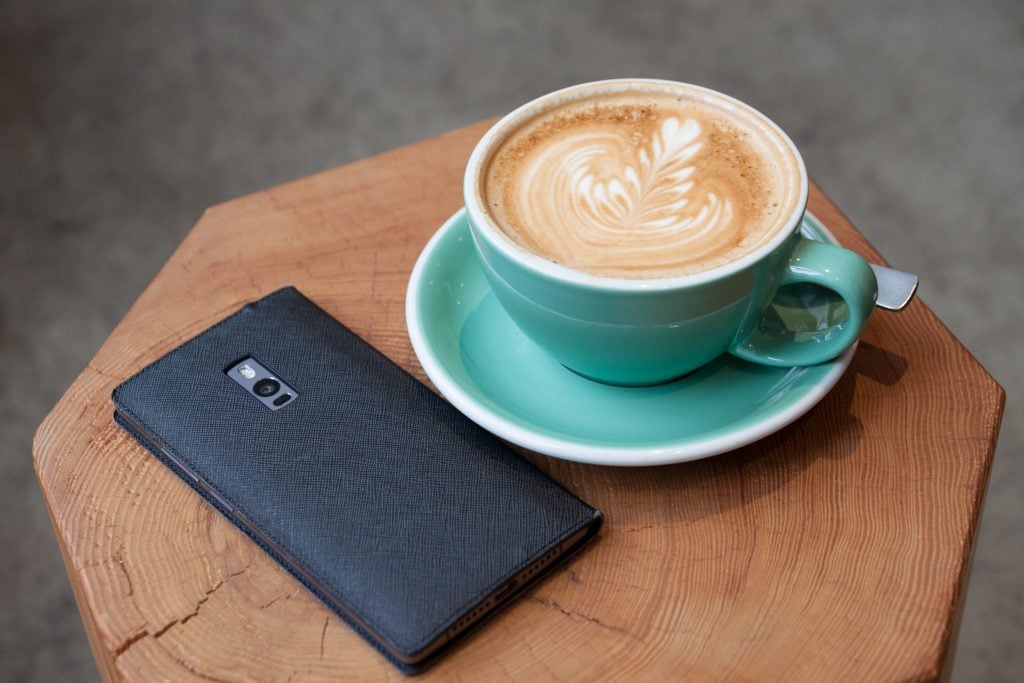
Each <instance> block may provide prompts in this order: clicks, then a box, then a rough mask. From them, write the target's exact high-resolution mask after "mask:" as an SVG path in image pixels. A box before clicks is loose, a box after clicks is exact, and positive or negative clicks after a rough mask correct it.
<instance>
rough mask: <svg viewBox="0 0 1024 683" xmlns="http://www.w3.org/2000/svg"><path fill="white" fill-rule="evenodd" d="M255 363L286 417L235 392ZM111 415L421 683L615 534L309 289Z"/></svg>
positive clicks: (132, 394) (233, 321)
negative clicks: (511, 607)
mask: <svg viewBox="0 0 1024 683" xmlns="http://www.w3.org/2000/svg"><path fill="white" fill-rule="evenodd" d="M247 356H252V357H253V358H255V359H256V360H258V361H260V362H261V363H263V364H264V365H265V366H267V367H268V368H269V369H271V370H272V371H273V372H274V373H275V374H276V375H277V376H278V377H280V378H281V379H282V380H284V381H285V382H287V383H288V384H290V385H291V386H292V387H294V388H295V389H296V390H297V392H298V396H297V398H295V399H294V400H293V401H292V402H291V403H290V404H288V405H285V406H284V407H283V408H281V409H280V410H277V411H271V410H269V409H268V408H267V407H266V406H264V405H263V404H261V403H260V402H259V401H258V400H257V399H256V398H255V397H253V396H252V395H250V394H249V393H247V392H246V391H245V390H244V389H243V388H241V387H240V386H239V385H237V384H236V383H235V382H233V381H232V380H231V379H230V378H229V377H227V376H226V375H225V371H226V370H227V369H228V368H230V367H231V366H232V365H233V364H234V363H236V362H237V361H239V360H240V359H243V358H245V357H247ZM112 398H113V402H114V405H115V407H116V408H117V413H115V418H116V419H117V420H118V423H119V424H120V425H121V426H122V427H124V428H125V429H126V430H128V431H129V432H130V433H131V434H132V435H133V436H135V438H136V439H138V440H139V441H140V443H142V444H143V445H144V446H146V447H147V448H149V450H150V451H151V452H152V453H153V454H154V455H156V456H157V457H158V458H160V459H161V460H162V461H163V462H164V463H165V464H167V465H168V466H169V467H170V468H171V469H172V470H174V471H175V472H176V473H177V474H178V475H179V476H180V477H181V478H182V479H183V480H184V481H185V482H186V483H187V484H189V485H190V486H192V488H193V489H195V490H196V491H197V492H198V493H199V494H200V495H202V496H203V497H204V498H206V500H207V501H209V502H210V503H211V504H212V505H214V507H216V508H217V509H218V510H220V511H221V512H222V513H223V514H224V515H225V516H226V517H227V518H228V519H229V520H231V521H232V522H233V523H234V524H235V525H236V526H237V527H238V528H239V529H241V530H242V531H243V532H244V533H246V534H247V535H249V537H250V538H252V539H253V540H254V541H255V542H256V543H258V544H259V545H260V546H262V547H263V548H264V550H266V551H267V552H268V553H269V554H270V555H271V556H273V557H274V558H275V559H276V560H277V561H278V562H279V563H280V564H281V565H282V566H283V567H284V568H285V569H286V570H288V571H289V572H291V573H292V574H293V575H294V576H295V577H296V578H297V579H298V580H299V581H300V582H302V583H303V584H305V585H306V587H307V588H309V589H310V590H312V591H313V593H314V594H316V595H317V596H318V597H319V598H320V599H321V601H323V602H324V603H325V604H326V605H327V606H328V607H329V608H331V609H332V610H333V611H334V612H335V613H337V614H338V616H340V617H341V618H342V619H344V620H345V621H346V622H347V623H348V624H349V625H350V626H352V627H353V628H354V629H355V630H356V631H358V632H359V633H360V634H361V635H362V636H363V637H364V638H365V639H366V640H367V641H369V642H370V643H371V644H372V645H374V646H375V647H376V648H377V649H378V650H379V651H380V652H381V653H382V654H384V655H385V656H386V657H387V658H388V659H389V660H390V661H392V663H394V664H395V665H396V666H398V668H399V669H401V670H402V671H404V672H406V673H414V672H416V671H419V670H421V669H422V668H424V667H426V666H427V665H429V664H430V663H431V662H433V661H434V660H436V658H437V657H438V656H439V655H440V654H442V652H443V651H444V650H446V649H448V647H449V646H450V645H451V644H452V642H455V641H454V640H453V641H451V642H447V643H446V645H445V646H444V647H443V648H441V649H438V650H436V651H433V652H431V654H430V656H429V657H428V658H421V659H417V658H418V657H420V656H421V655H422V653H424V651H425V648H427V647H428V646H429V645H431V643H434V642H435V640H437V639H438V638H439V636H441V635H443V634H445V633H446V632H449V633H450V632H452V631H451V629H452V628H453V625H456V626H457V625H458V624H459V623H460V620H462V619H466V618H467V616H468V615H471V614H472V611H473V610H474V609H475V608H477V607H478V606H479V604H480V603H481V601H482V600H483V599H484V598H486V597H487V596H489V595H491V594H492V593H493V592H494V591H495V590H496V589H497V588H498V587H501V586H502V585H503V584H505V583H506V582H508V581H509V579H510V577H515V576H517V572H520V571H521V570H522V569H523V568H524V567H529V566H530V565H531V563H535V562H536V561H537V560H538V559H539V558H543V557H544V555H545V553H548V552H549V551H550V550H551V549H552V548H557V547H558V545H559V544H560V543H563V542H564V541H565V540H566V539H568V538H570V537H573V536H574V535H576V534H577V533H578V532H580V531H581V530H583V529H586V530H587V533H586V534H585V535H584V537H583V540H582V541H581V542H579V543H578V544H577V545H576V546H575V547H574V548H573V549H572V552H575V551H576V550H578V549H579V548H580V547H582V545H583V544H584V543H586V542H587V541H589V540H590V539H591V538H593V536H594V535H595V534H596V533H597V531H598V529H599V527H600V524H601V514H600V513H599V512H598V511H597V510H595V509H594V508H592V507H590V506H589V505H587V504H585V503H584V502H582V501H581V500H579V499H578V498H577V497H576V496H574V495H572V494H571V493H569V492H568V491H567V490H565V489H564V488H563V487H562V486H560V485H559V484H558V483H556V482H555V481H553V480H552V479H551V478H549V477H548V476H547V475H545V474H544V473H543V472H541V471H540V470H538V469H536V468H535V467H534V466H533V465H532V464H530V463H528V462H527V461H526V460H524V459H522V458H521V457H519V456H518V455H516V454H515V453H514V452H512V451H511V450H510V449H509V448H508V447H507V446H505V445H504V444H502V443H501V442H500V441H498V440H497V439H496V438H495V437H494V436H493V435H491V434H489V433H488V432H486V431H485V430H483V429H482V428H480V427H478V426H477V425H475V424H474V423H472V422H471V421H469V420H468V419H467V418H465V417H464V416H463V415H462V414H460V413H459V412H457V411H456V410H455V409H454V408H452V407H451V405H449V404H448V403H447V402H445V401H443V400H441V399H440V398H439V397H438V396H437V395H435V394H434V393H433V392H432V391H430V390H429V389H428V388H427V387H425V386H424V385H423V384H421V383H420V382H418V381H416V379H415V378H413V377H412V376H411V375H409V374H408V373H406V372H405V371H404V370H402V369H401V368H399V367H398V366H397V365H395V364H394V363H392V362H391V361H390V360H388V359H387V358H385V357H384V356H383V355H381V354H380V353H379V352H378V351H376V350H375V349H373V348H372V347H371V346H370V345H369V344H367V343H366V342H364V341H363V340H362V339H360V338H359V337H358V336H357V335H355V334H354V333H353V332H351V331H350V330H349V329H348V328H346V327H344V326H343V325H342V324H341V323H339V322H338V321H336V320H334V319H333V318H332V317H331V316H329V315H328V314H327V313H325V312H324V311H323V310H321V309H320V308H319V307H317V306H316V305H315V304H313V303H312V302H311V301H310V300H308V299H307V298H306V297H304V296H303V295H302V294H300V293H299V292H298V291H297V290H295V289H294V288H290V287H289V288H285V289H282V290H279V291H277V292H275V293H273V294H270V295H269V296H266V297H264V298H263V299H260V300H259V301H256V302H254V303H251V304H248V305H246V306H244V307H243V308H241V309H240V310H239V311H238V312H236V313H235V314H233V315H231V316H230V317H228V318H226V319H225V320H223V321H221V322H220V323H217V324H216V325H214V326H213V327H211V328H210V329H208V330H206V331H205V332H203V333H201V334H200V335H198V336H197V337H195V338H193V339H192V340H190V341H188V342H186V343H184V344H182V345H181V346H180V347H178V348H177V349H175V350H173V351H171V352H170V353H168V354H167V355H165V356H163V357H162V358H160V359H159V360H157V361H156V362H154V363H152V364H151V365H149V366H148V367H146V368H144V369H143V370H141V371H140V372H139V373H138V374H136V375H135V376H133V377H132V378H130V379H128V380H127V381H125V382H124V383H123V384H121V385H120V386H118V387H117V389H115V390H114V393H113V397H112ZM140 432H141V433H140ZM182 465H184V467H182ZM567 555H568V553H567ZM553 566H554V565H549V566H548V567H547V571H550V570H551V569H552V568H553ZM539 576H540V574H538V576H537V577H536V578H539ZM531 583H532V582H531ZM529 585H530V584H523V585H521V586H518V587H517V588H518V590H516V591H514V592H512V593H511V594H510V595H509V596H507V600H506V604H507V602H510V601H511V599H512V598H514V597H515V596H516V595H518V594H520V593H522V592H523V591H524V590H526V589H527V588H528V587H529ZM477 625H479V623H478V624H477ZM464 635H465V632H462V633H460V637H458V638H455V640H459V639H461V636H464Z"/></svg>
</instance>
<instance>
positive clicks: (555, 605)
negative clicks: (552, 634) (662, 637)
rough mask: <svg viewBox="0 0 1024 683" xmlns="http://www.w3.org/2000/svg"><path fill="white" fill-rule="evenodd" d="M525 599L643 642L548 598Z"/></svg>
mask: <svg viewBox="0 0 1024 683" xmlns="http://www.w3.org/2000/svg"><path fill="white" fill-rule="evenodd" d="M526 599H527V600H528V601H529V602H535V603H537V604H538V605H543V606H545V607H548V608H550V609H553V610H555V611H556V612H561V613H562V614H564V615H565V616H567V617H569V618H570V619H573V620H574V621H575V620H578V619H582V620H583V621H586V622H589V623H591V624H594V625H595V626H600V627H601V628H603V629H607V630H609V631H613V632H615V633H620V634H622V635H624V636H628V637H630V638H632V639H633V640H635V641H637V642H638V643H642V642H644V641H643V639H642V638H640V636H638V635H636V634H635V633H632V632H630V631H628V630H627V629H624V628H622V627H621V626H614V625H612V624H609V623H607V622H604V621H601V620H600V619H598V618H597V617H591V616H588V615H586V614H581V613H580V612H576V611H575V610H571V609H568V608H566V607H563V606H562V605H560V604H559V603H557V602H555V601H554V600H551V599H550V598H541V597H538V596H535V595H533V596H530V597H528V598H526Z"/></svg>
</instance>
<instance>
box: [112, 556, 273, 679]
mask: <svg viewBox="0 0 1024 683" xmlns="http://www.w3.org/2000/svg"><path fill="white" fill-rule="evenodd" d="M251 566H252V564H251V563H250V564H247V565H245V566H244V567H242V568H241V569H239V570H238V571H237V572H232V573H231V574H228V575H227V576H225V577H224V578H223V579H221V580H220V581H218V582H217V583H216V584H214V586H213V588H210V589H209V590H207V591H206V593H205V594H204V595H203V597H201V598H200V599H199V601H198V602H196V608H195V609H194V610H192V611H191V612H189V613H188V614H186V615H184V616H181V617H178V618H177V619H172V620H170V621H169V622H167V623H166V624H164V625H163V626H161V627H160V628H159V629H157V630H156V631H152V632H151V631H150V630H149V629H148V628H143V629H142V630H141V631H139V632H138V633H134V634H132V635H131V636H129V637H128V638H127V639H126V640H125V641H124V642H122V643H121V644H120V645H118V646H117V647H116V648H114V658H115V659H116V658H118V657H120V656H121V655H123V654H124V653H125V652H127V651H128V649H129V648H130V647H131V646H132V645H134V644H135V643H137V642H139V641H140V640H142V639H143V638H145V637H146V636H152V637H153V639H154V640H155V639H158V638H160V637H161V636H162V635H164V634H165V633H167V632H168V631H170V630H171V628H173V627H174V626H178V625H181V624H185V623H188V621H189V620H190V619H192V618H193V617H195V616H197V615H198V614H199V610H200V609H201V608H202V606H203V605H204V604H206V602H207V600H209V599H210V596H211V595H213V594H214V593H215V592H217V590H218V589H219V588H220V587H221V586H223V585H224V584H225V583H227V582H228V581H230V580H231V579H233V578H235V577H236V576H239V575H241V574H244V573H245V572H246V571H248V569H249V567H251ZM122 569H123V567H122ZM126 575H127V572H126ZM289 597H291V596H289ZM182 664H183V665H185V664H184V662H182ZM186 666H187V665H186ZM190 670H191V669H190ZM193 673H195V674H196V675H197V676H202V674H200V673H199V672H193ZM203 678H207V677H206V676H203ZM212 680H220V679H212Z"/></svg>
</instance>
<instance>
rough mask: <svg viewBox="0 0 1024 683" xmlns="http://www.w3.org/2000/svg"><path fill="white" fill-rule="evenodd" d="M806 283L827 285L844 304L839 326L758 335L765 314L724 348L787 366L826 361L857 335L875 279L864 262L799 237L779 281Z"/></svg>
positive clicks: (873, 292)
mask: <svg viewBox="0 0 1024 683" xmlns="http://www.w3.org/2000/svg"><path fill="white" fill-rule="evenodd" d="M795 283H809V284H814V285H818V286H820V287H824V288H826V289H830V290H832V291H834V292H835V293H836V294H838V295H839V297H840V298H842V300H843V301H844V302H845V303H846V309H847V311H848V316H847V318H846V319H845V320H844V321H842V322H840V323H839V324H838V325H833V326H832V327H829V328H828V329H826V330H821V331H820V332H818V333H815V334H809V335H805V338H804V339H802V340H800V341H796V340H793V339H786V338H783V337H781V336H777V335H776V336H772V335H770V334H764V333H761V334H759V332H760V331H762V330H763V328H764V327H765V326H764V325H763V324H762V323H763V322H764V313H763V312H762V313H759V314H758V318H757V319H755V320H754V321H753V324H749V325H746V326H745V327H744V331H745V333H744V334H742V335H741V336H740V337H739V339H738V340H737V341H736V342H734V344H733V346H732V348H730V349H729V352H730V353H732V354H733V355H734V356H737V357H739V358H742V359H743V360H747V361H750V362H752V363H760V364H761V365H774V366H777V367H792V366H796V365H815V364H817V363H823V362H825V361H828V360H831V359H833V358H835V357H836V356H838V355H839V354H841V353H842V352H843V351H845V350H846V349H847V348H849V347H850V345H852V344H853V343H854V342H855V341H857V338H858V337H859V336H860V333H861V330H863V329H864V325H865V323H867V320H868V316H870V315H871V311H872V310H874V307H875V299H876V298H877V297H878V283H877V281H876V280H875V273H874V271H872V270H871V267H870V266H869V265H868V263H867V261H865V260H864V259H862V258H861V257H860V256H858V255H857V254H855V253H853V252H852V251H849V250H848V249H843V248H842V247H836V246H832V245H830V244H822V243H821V242H815V241H814V240H809V239H805V238H803V237H801V238H800V241H799V242H797V245H796V248H795V249H794V250H793V252H792V254H791V255H790V257H789V261H788V263H787V264H786V267H785V270H784V271H783V275H782V280H781V281H780V283H779V286H783V285H789V284H795Z"/></svg>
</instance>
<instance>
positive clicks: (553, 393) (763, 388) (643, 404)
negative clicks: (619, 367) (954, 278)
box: [406, 211, 856, 466]
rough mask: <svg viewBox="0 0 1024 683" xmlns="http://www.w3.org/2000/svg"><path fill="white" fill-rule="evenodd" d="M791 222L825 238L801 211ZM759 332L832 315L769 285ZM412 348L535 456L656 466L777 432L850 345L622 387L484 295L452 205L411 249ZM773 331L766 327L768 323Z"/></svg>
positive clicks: (828, 382)
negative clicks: (570, 359)
mask: <svg viewBox="0 0 1024 683" xmlns="http://www.w3.org/2000/svg"><path fill="white" fill-rule="evenodd" d="M801 229H802V231H803V233H804V235H805V236H807V237H809V238H811V239H818V240H821V241H823V242H831V243H835V242H836V240H835V238H834V237H833V236H832V235H831V233H829V232H828V231H827V230H826V229H825V228H824V227H823V226H822V225H821V223H820V222H818V220H817V219H815V218H814V217H813V216H811V215H810V214H807V215H806V216H805V218H804V223H803V226H802V228H801ZM772 308H773V310H772V311H771V315H769V316H767V317H766V320H767V322H766V324H765V325H764V326H763V327H764V328H765V329H766V330H768V331H770V332H772V333H775V334H784V335H788V336H799V335H800V334H803V333H804V332H807V331H812V330H817V329H821V328H823V327H826V326H828V325H831V324H832V321H833V320H835V319H837V318H838V319H841V318H842V317H843V315H844V312H845V304H843V303H842V301H841V300H838V299H837V298H836V297H835V296H833V295H831V293H829V292H827V291H825V290H821V289H817V288H806V287H804V288H796V287H791V288H786V289H785V290H780V292H779V295H778V296H777V297H776V300H775V302H774V304H773V306H772ZM406 321H407V324H408V326H409V336H410V338H411V339H412V345H413V349H415V351H416V355H417V357H418V358H419V361H420V363H421V364H422V365H423V369H424V370H425V371H426V373H427V376H428V377H429V378H430V380H431V381H432V382H433V383H434V385H435V386H436V387H437V388H438V389H439V390H440V392H441V393H442V394H443V395H444V396H445V398H447V399H448V400H449V401H451V403H452V404H453V405H454V406H455V407H456V408H458V409H459V410H460V411H462V412H463V413H464V414H465V415H467V416H468V417H469V418H470V419H472V420H473V421H474V422H476V423H477V424H479V425H481V426H483V427H484V428H486V429H488V430H489V431H491V432H493V433H495V434H497V435H498V436H500V437H502V438H503V439H506V440H508V441H511V442H512V443H515V444H518V445H520V446H523V447H525V448H529V449H531V450H534V451H538V452H540V453H545V454H547V455H551V456H554V457H558V458H565V459H568V460H577V461H580V462H588V463H594V464H600V465H628V466H635V465H663V464H668V463H674V462H682V461H685V460H695V459H698V458H704V457H708V456H711V455H716V454H718V453H723V452H725V451H729V450H732V449H735V448H739V447H740V446H744V445H746V444H748V443H751V442H753V441H756V440H757V439H760V438H763V437H765V436H767V435H768V434H771V433H772V432H775V431H777V430H779V429H782V428H783V427H785V426H786V425H788V424H789V423H791V422H792V421H793V420H795V419H797V418H798V417H800V416H801V415H803V414H804V413H806V412H807V411H808V410H810V409H811V408H812V407H813V406H814V405H815V404H816V403H817V402H818V401H820V400H821V399H822V398H823V397H824V396H825V394H826V393H828V391H829V390H830V389H831V388H832V387H833V386H834V385H835V383H836V382H837V381H838V380H839V378H840V377H841V376H842V374H843V372H844V371H845V370H846V368H847V366H848V365H849V364H850V360H851V359H852V357H853V353H854V351H855V348H856V347H854V348H850V349H848V350H847V351H846V352H845V353H844V354H843V355H841V356H840V357H838V358H836V359H835V360H833V361H831V362H828V363H823V364H821V365H815V366H811V367H803V368H772V367H766V366H762V365H754V364H751V363H748V362H745V361H742V360H739V359H737V358H734V357H732V356H728V355H725V356H721V357H720V358H718V359H716V360H715V361H712V362H711V363H709V364H708V365H705V366H704V367H702V368H700V369H699V370H697V371H696V372H693V373H691V374H690V375H687V376H686V377H683V378H681V379H678V380H676V381H674V382H671V383H669V384H662V385H659V386H654V387H642V388H625V387H614V386H609V385H606V384H600V383H598V382H594V381H591V380H587V379H584V378H583V377H580V376H579V375H577V374H575V373H573V372H571V371H569V370H567V369H565V368H564V367H562V366H561V365H560V364H559V363H558V362H556V361H555V360H554V359H552V358H551V357H550V356H548V355H547V354H546V353H545V352H544V351H543V350H541V349H540V348H539V347H538V346H536V345H535V344H534V343H533V342H532V341H530V340H529V339H528V338H527V337H526V336H524V335H523V333H522V332H520V331H519V328H518V327H516V326H515V324H513V322H512V321H511V320H510V319H509V317H508V316H507V315H506V314H505V312H504V310H503V309H502V308H501V306H500V305H499V304H498V301H497V299H495V297H494V294H493V293H492V292H491V289H490V287H489V285H488V284H487V280H486V279H485V278H484V274H483V271H482V270H481V269H480V265H479V263H478V261H477V256H476V253H475V251H474V249H473V239H472V237H471V235H470V233H469V226H468V224H467V223H466V216H465V212H464V211H459V212H458V213H456V214H455V215H454V216H452V217H451V218H450V219H449V220H448V221H447V222H446V223H445V224H444V225H443V226H441V228H440V229H439V230H438V231H437V233H436V234H435V235H434V237H433V238H432V239H431V240H430V242H429V243H428V244H427V246H426V247H425V248H424V249H423V253H421V254H420V257H419V260H418V261H417V262H416V267H415V268H414V269H413V272H412V277H411V279H410V281H409V289H408V292H407V295H406ZM773 328H774V331H772V329H773Z"/></svg>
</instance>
